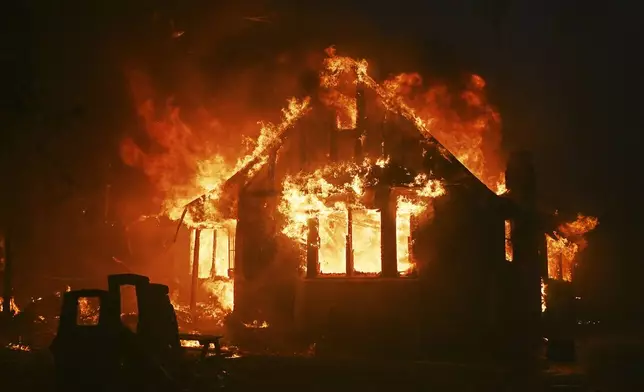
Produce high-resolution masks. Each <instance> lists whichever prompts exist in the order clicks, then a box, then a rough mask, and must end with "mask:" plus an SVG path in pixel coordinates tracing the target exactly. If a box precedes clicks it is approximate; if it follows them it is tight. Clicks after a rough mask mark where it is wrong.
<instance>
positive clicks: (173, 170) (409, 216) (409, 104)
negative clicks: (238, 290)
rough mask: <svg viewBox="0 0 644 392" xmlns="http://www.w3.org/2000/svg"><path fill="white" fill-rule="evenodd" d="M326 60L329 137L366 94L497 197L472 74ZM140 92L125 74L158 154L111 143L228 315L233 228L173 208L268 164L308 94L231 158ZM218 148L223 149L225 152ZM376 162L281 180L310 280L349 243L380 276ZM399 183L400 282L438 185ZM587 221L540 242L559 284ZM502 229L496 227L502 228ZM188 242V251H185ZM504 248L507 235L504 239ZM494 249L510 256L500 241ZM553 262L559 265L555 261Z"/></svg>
mask: <svg viewBox="0 0 644 392" xmlns="http://www.w3.org/2000/svg"><path fill="white" fill-rule="evenodd" d="M326 54H327V57H326V59H325V60H324V61H323V64H322V68H321V72H320V79H319V80H320V87H321V88H320V90H319V94H320V95H319V97H318V98H319V100H320V101H321V102H322V103H323V104H324V105H326V106H327V107H329V108H331V109H333V110H335V112H336V128H337V130H338V131H342V130H349V129H356V127H357V126H358V119H357V115H358V101H357V98H356V96H357V94H358V93H359V92H361V91H362V89H364V90H368V91H370V92H371V93H372V94H374V95H375V96H376V97H377V99H378V101H379V102H378V104H379V105H380V107H382V108H384V109H385V110H386V111H390V112H393V113H395V114H397V115H399V116H401V117H404V118H406V119H407V120H408V121H409V122H410V123H411V124H413V125H414V126H415V128H416V129H417V130H418V132H419V133H420V134H421V135H422V136H424V137H425V138H427V139H430V140H433V139H436V140H438V141H440V143H441V144H442V145H444V146H445V148H447V149H448V150H449V151H450V152H451V153H452V154H453V155H454V156H455V157H456V158H457V159H458V160H459V161H460V162H461V163H462V164H463V165H464V166H465V167H467V168H468V169H469V170H470V171H471V172H472V173H473V174H474V175H476V176H477V177H478V178H479V179H480V180H481V181H482V182H483V183H484V184H485V185H487V186H488V188H490V189H491V190H492V191H494V192H495V193H497V194H503V193H505V192H506V187H505V178H504V174H503V173H504V164H503V161H502V159H500V158H499V157H500V154H499V150H500V139H501V138H500V125H501V120H500V116H499V114H498V113H497V112H496V111H495V110H494V109H493V108H492V107H491V106H490V105H489V104H488V102H487V99H486V97H485V91H484V87H485V81H484V80H483V79H482V78H481V77H480V76H477V75H472V76H471V77H470V78H469V79H468V81H467V83H466V85H465V87H464V88H463V89H462V91H460V92H458V93H452V92H451V91H450V89H448V88H447V87H445V86H443V85H440V84H434V85H432V86H431V87H429V88H427V87H426V85H425V81H424V80H423V79H422V78H421V77H420V75H418V74H409V73H405V74H400V75H396V76H393V77H391V78H389V79H387V80H385V81H384V82H382V83H379V82H377V81H376V80H375V79H374V78H373V77H371V76H370V74H369V72H368V69H369V64H368V63H367V61H365V60H357V59H353V58H350V57H344V56H338V55H337V54H336V51H335V49H334V48H329V49H327V51H326ZM140 85H141V81H140V78H139V79H136V78H134V79H133V81H132V86H133V95H134V96H135V99H136V101H137V103H138V105H139V112H138V113H139V116H140V117H141V118H142V119H143V120H144V122H145V125H146V130H147V133H148V135H149V137H150V139H152V140H153V141H154V142H155V143H156V144H158V145H159V146H160V147H161V148H160V150H161V152H144V151H143V150H142V149H141V148H139V146H138V145H137V144H136V143H135V142H134V141H133V140H132V139H126V140H125V141H124V142H123V143H122V146H121V154H122V157H123V160H124V161H125V162H126V163H127V164H129V165H131V166H135V167H139V168H141V169H142V170H143V171H144V172H145V174H146V175H147V176H148V177H149V179H150V181H151V182H152V184H153V185H154V186H155V187H156V190H157V191H158V193H159V195H160V196H161V198H162V202H161V203H160V204H161V210H162V214H163V215H165V216H167V217H169V218H170V219H172V220H174V221H179V220H182V222H183V224H184V225H185V226H187V227H189V228H191V229H192V240H191V244H192V248H191V249H190V258H191V260H193V259H195V257H196V258H197V260H198V263H199V268H198V276H199V278H202V279H209V280H208V282H210V283H208V284H207V286H208V288H209V290H210V291H211V292H212V293H213V295H214V296H215V297H216V298H217V299H218V301H219V304H220V308H219V309H223V310H224V311H225V312H230V311H232V309H233V280H232V278H230V277H229V269H231V268H233V263H234V255H233V254H234V238H235V225H234V221H231V220H230V219H229V218H227V217H225V216H224V214H223V213H221V211H218V210H217V207H215V206H216V205H217V203H205V209H206V211H204V215H203V217H201V216H200V217H196V216H193V215H192V213H191V212H190V211H188V212H187V213H185V209H184V208H185V205H186V204H188V203H189V202H191V201H193V200H195V199H197V198H199V197H201V196H202V195H206V196H205V198H206V199H209V200H210V201H216V200H218V199H219V198H221V197H222V193H223V186H224V184H225V183H226V181H227V180H228V179H229V178H231V177H232V176H233V175H238V176H240V175H241V176H243V177H245V178H250V177H251V176H252V175H253V174H255V173H257V172H258V171H259V170H260V169H261V168H262V167H263V166H264V165H265V164H266V163H267V162H268V161H269V159H270V156H271V154H272V153H271V151H274V150H275V149H276V147H278V146H279V144H280V143H281V142H282V141H283V139H284V136H285V133H286V132H287V131H288V130H289V129H290V128H292V127H293V126H294V125H295V123H296V122H297V121H298V120H299V119H300V118H302V117H303V116H305V115H307V113H309V112H310V111H311V108H312V105H311V98H310V97H305V98H303V99H295V98H291V99H290V100H288V102H287V105H286V107H285V108H284V109H283V110H282V116H281V119H280V121H279V122H277V123H269V122H260V123H259V126H258V128H259V133H258V135H257V136H256V137H255V138H250V139H246V140H245V141H246V142H249V140H250V142H249V143H247V144H248V145H247V146H246V147H247V148H245V149H244V148H241V146H240V148H236V149H234V151H235V152H236V154H233V155H232V156H231V154H230V153H228V154H225V153H223V152H220V150H221V149H219V148H215V147H213V146H212V144H208V143H202V142H200V140H202V139H201V138H200V137H197V136H196V135H197V134H198V133H200V132H194V131H193V130H192V129H191V128H190V127H189V126H188V125H187V124H186V123H184V122H183V120H182V119H181V117H180V115H179V114H180V111H179V108H178V107H176V106H175V105H174V104H173V102H172V101H171V100H169V101H167V102H166V105H165V114H164V115H163V116H162V117H161V119H159V118H157V116H156V112H157V110H155V106H154V103H153V100H152V98H151V96H150V94H145V89H144V88H141V86H140ZM456 108H458V110H457V109H456ZM215 120H216V119H213V120H212V121H210V122H209V124H212V123H216V124H217V127H219V128H222V127H223V128H225V126H226V125H223V124H221V123H220V122H217V121H215ZM229 125H230V130H231V132H232V131H234V130H238V129H239V126H237V125H238V124H229ZM209 126H210V125H209ZM204 132H205V133H207V132H206V131H204ZM204 132H201V133H204ZM207 136H208V135H206V136H205V137H206V138H207ZM217 138H218V137H217V136H216V135H215V137H213V138H212V139H213V142H214V143H217V142H218V140H217ZM227 148H228V150H230V147H229V146H227ZM388 164H389V159H388V157H387V156H381V157H379V158H377V160H369V159H364V160H360V161H349V162H346V161H345V162H330V163H328V164H326V165H322V166H321V167H318V168H317V169H315V170H312V171H309V172H300V173H295V174H291V175H287V176H286V177H285V178H284V179H283V181H282V183H281V189H280V191H281V198H280V200H279V205H278V210H279V212H280V213H281V215H282V216H283V218H284V219H283V224H282V227H281V232H282V233H283V234H284V235H285V236H286V237H288V238H290V239H292V240H294V241H296V242H297V243H300V244H305V243H306V242H307V225H308V224H309V222H310V221H311V219H312V218H314V219H316V220H317V224H318V225H319V261H320V273H321V274H345V273H347V272H349V271H347V270H346V268H347V263H346V260H347V257H348V256H347V253H348V252H347V246H350V247H351V249H350V251H351V253H352V255H351V256H350V257H352V259H353V267H354V269H355V271H351V272H356V273H359V274H367V275H368V274H378V273H379V272H380V271H381V263H380V259H381V255H380V251H381V250H380V228H381V220H380V219H381V218H380V214H379V212H378V211H377V210H376V209H374V207H373V206H372V205H370V204H369V203H365V201H364V200H365V195H366V190H367V188H368V187H370V186H372V185H374V184H370V183H369V178H370V177H369V176H370V173H371V171H372V169H373V168H374V167H385V166H387V165H388ZM400 188H401V189H395V190H394V194H395V196H396V207H395V208H396V232H397V235H396V237H397V241H396V242H397V255H396V258H397V266H398V272H399V273H400V274H401V275H405V274H408V273H410V272H412V271H413V270H414V260H413V258H412V256H411V252H410V245H411V237H412V235H411V233H412V231H413V225H414V224H415V222H418V221H419V220H422V219H428V218H430V217H431V212H432V199H433V198H436V197H439V196H441V195H443V194H444V193H445V188H444V187H443V184H441V182H440V181H439V180H437V179H433V178H429V177H428V176H426V175H417V176H416V177H415V178H414V179H413V181H410V183H408V184H406V185H405V186H404V187H400ZM182 214H184V215H182ZM581 218H583V217H580V219H581ZM584 219H591V220H592V219H594V218H584ZM592 222H594V223H592ZM596 224H597V221H596V219H595V220H594V221H583V222H581V221H580V220H578V221H576V222H574V223H571V224H569V225H564V226H562V227H560V229H559V231H558V233H554V234H553V236H549V237H548V258H549V261H550V260H552V261H550V264H551V271H554V269H553V266H554V265H563V266H564V267H559V269H560V270H562V269H563V271H562V272H557V274H563V278H564V279H568V280H569V279H570V272H569V270H570V269H571V267H570V266H571V265H572V263H573V260H574V256H575V254H576V253H577V252H578V251H579V250H581V249H582V248H583V233H584V231H583V230H586V231H588V230H590V229H592V227H594V225H596ZM582 226H583V228H584V229H583V230H582ZM591 226H592V227H591ZM509 227H510V223H509V222H508V223H506V229H507V230H508V233H509ZM197 230H198V231H197ZM196 233H200V234H199V241H196ZM349 239H350V240H349ZM231 241H232V242H231ZM197 243H198V244H199V250H198V252H196V251H195V249H194V247H195V244H197ZM509 243H510V239H509V234H508V235H507V236H506V244H509ZM506 248H507V249H509V250H508V252H507V258H508V260H510V261H511V260H512V254H511V246H510V245H508V246H507V247H506ZM195 255H197V256H195ZM231 255H233V256H231ZM555 260H564V261H563V263H559V264H557V263H558V261H555Z"/></svg>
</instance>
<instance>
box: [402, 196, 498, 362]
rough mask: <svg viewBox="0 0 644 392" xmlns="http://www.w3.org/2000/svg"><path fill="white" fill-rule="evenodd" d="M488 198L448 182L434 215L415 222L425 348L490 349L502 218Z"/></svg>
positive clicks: (495, 319) (435, 350) (465, 351)
mask: <svg viewBox="0 0 644 392" xmlns="http://www.w3.org/2000/svg"><path fill="white" fill-rule="evenodd" d="M493 200H494V199H493V198H489V197H485V196H481V195H480V194H478V193H477V192H472V191H471V189H467V188H465V187H461V186H458V185H455V186H450V187H448V189H447V194H446V195H445V196H443V197H441V198H439V199H436V200H435V202H434V210H435V211H434V218H433V220H432V221H431V222H430V223H429V224H427V225H424V226H422V227H420V228H419V232H418V233H417V241H416V244H415V254H416V258H417V260H418V263H419V273H420V277H419V279H420V281H421V296H422V306H421V307H420V309H419V311H420V313H421V315H422V316H421V325H422V327H421V328H422V330H423V336H422V339H423V346H424V347H425V349H426V351H427V352H428V353H441V352H450V353H459V352H460V353H463V354H476V352H477V351H478V352H489V347H488V345H489V343H491V342H493V341H494V336H495V331H497V330H498V329H499V328H501V324H502V318H501V315H502V309H501V308H500V306H499V301H500V299H501V298H502V296H503V293H502V292H501V290H500V289H499V286H500V283H501V280H502V278H501V275H500V272H501V269H502V268H503V267H504V263H506V262H505V254H504V252H505V251H504V219H503V216H502V215H500V214H499V213H498V211H496V209H495V208H494V205H493ZM444 349H445V350H444ZM459 349H460V350H459ZM469 351H472V352H471V353H470V352H469Z"/></svg>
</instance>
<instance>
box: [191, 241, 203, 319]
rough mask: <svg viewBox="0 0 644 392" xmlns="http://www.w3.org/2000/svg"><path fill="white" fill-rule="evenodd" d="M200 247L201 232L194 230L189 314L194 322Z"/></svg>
mask: <svg viewBox="0 0 644 392" xmlns="http://www.w3.org/2000/svg"><path fill="white" fill-rule="evenodd" d="M200 246H201V230H199V229H195V242H194V250H193V254H192V275H191V284H190V313H192V319H193V320H195V316H196V315H197V289H198V287H199V247H200Z"/></svg>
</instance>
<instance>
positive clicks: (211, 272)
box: [210, 229, 217, 277]
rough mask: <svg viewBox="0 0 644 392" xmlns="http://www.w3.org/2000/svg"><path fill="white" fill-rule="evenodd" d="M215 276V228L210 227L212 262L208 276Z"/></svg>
mask: <svg viewBox="0 0 644 392" xmlns="http://www.w3.org/2000/svg"><path fill="white" fill-rule="evenodd" d="M213 276H217V229H212V264H211V267H210V277H213Z"/></svg>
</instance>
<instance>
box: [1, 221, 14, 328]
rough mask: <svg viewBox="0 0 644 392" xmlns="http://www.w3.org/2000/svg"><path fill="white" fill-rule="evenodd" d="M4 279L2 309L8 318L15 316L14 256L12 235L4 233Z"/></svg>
mask: <svg viewBox="0 0 644 392" xmlns="http://www.w3.org/2000/svg"><path fill="white" fill-rule="evenodd" d="M4 234H5V235H4V279H3V285H4V286H3V288H4V290H3V292H2V309H3V313H4V314H5V315H7V316H10V315H12V314H13V309H11V300H12V299H13V282H12V281H13V255H12V252H11V233H9V231H8V230H7V232H5V233H4Z"/></svg>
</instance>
